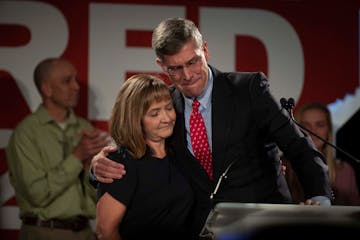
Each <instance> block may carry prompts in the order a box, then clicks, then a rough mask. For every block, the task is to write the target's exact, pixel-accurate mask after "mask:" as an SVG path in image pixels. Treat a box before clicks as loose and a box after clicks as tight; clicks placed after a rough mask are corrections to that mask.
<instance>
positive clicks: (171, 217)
mask: <svg viewBox="0 0 360 240" xmlns="http://www.w3.org/2000/svg"><path fill="white" fill-rule="evenodd" d="M175 119H176V113H175V110H174V107H173V103H172V99H171V96H170V92H169V89H168V86H167V85H166V84H165V83H164V82H163V81H162V80H160V79H158V78H156V77H154V76H151V75H143V74H140V75H135V76H133V77H131V78H129V79H128V80H126V81H125V83H124V84H123V86H122V87H121V89H120V92H119V93H118V95H117V97H116V102H115V105H114V107H113V110H112V114H111V118H110V123H109V129H110V134H111V136H112V137H113V139H114V141H115V142H116V144H117V145H118V146H119V147H118V150H117V151H116V152H113V153H111V154H110V155H109V157H110V158H111V159H112V160H114V161H116V162H120V163H122V164H124V165H126V172H127V174H126V175H124V176H123V177H122V178H121V179H116V180H114V181H113V182H112V183H109V184H106V183H100V184H99V186H98V202H97V209H96V233H97V237H98V239H126V240H130V239H145V238H155V239H189V238H190V235H189V234H188V232H187V229H189V228H190V226H187V224H189V222H190V221H188V218H189V217H190V214H189V213H190V211H191V207H192V203H193V193H192V190H191V187H190V185H189V184H188V182H187V181H186V179H185V178H184V176H183V175H182V174H181V173H180V172H179V171H178V170H177V169H176V167H175V166H174V162H173V160H174V159H175V158H173V157H172V155H171V151H170V149H169V147H168V146H167V144H166V138H168V137H169V136H171V134H172V132H173V128H174V124H175Z"/></svg>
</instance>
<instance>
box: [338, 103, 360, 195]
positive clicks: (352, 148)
mask: <svg viewBox="0 0 360 240" xmlns="http://www.w3.org/2000/svg"><path fill="white" fill-rule="evenodd" d="M359 134H360V108H359V109H358V110H357V112H355V113H354V114H353V115H352V116H351V118H350V119H349V120H348V121H347V122H346V123H345V124H344V125H343V126H342V127H341V128H340V129H339V130H338V131H337V132H336V145H337V146H338V147H340V148H341V149H342V150H344V151H345V152H347V153H349V154H350V155H352V156H353V157H355V158H356V159H357V160H354V159H353V158H351V157H349V156H347V155H346V154H344V153H342V152H341V151H338V150H337V151H336V157H337V158H339V159H341V160H344V161H347V162H348V163H349V164H351V165H352V166H353V168H354V170H355V174H356V180H357V185H358V188H359V191H360V162H358V160H359V159H360V147H359V144H358V140H357V139H358V137H359Z"/></svg>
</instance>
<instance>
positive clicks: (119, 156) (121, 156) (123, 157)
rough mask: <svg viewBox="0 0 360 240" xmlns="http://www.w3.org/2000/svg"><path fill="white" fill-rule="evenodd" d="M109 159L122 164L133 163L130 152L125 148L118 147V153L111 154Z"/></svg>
mask: <svg viewBox="0 0 360 240" xmlns="http://www.w3.org/2000/svg"><path fill="white" fill-rule="evenodd" d="M108 158H109V159H111V160H113V161H115V162H120V163H124V162H131V160H132V157H131V156H130V154H129V152H128V150H127V149H126V147H123V146H118V148H117V149H116V151H114V152H111V153H109V155H108Z"/></svg>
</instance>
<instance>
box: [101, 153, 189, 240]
mask: <svg viewBox="0 0 360 240" xmlns="http://www.w3.org/2000/svg"><path fill="white" fill-rule="evenodd" d="M109 158H110V159H113V160H115V161H117V162H121V163H122V164H124V165H125V166H126V175H124V176H123V178H121V179H117V180H115V181H114V182H113V183H111V184H103V183H100V184H99V185H98V198H99V197H100V196H102V195H103V194H104V193H105V192H108V193H109V194H110V195H112V196H113V197H114V198H115V199H117V200H118V201H120V202H121V203H123V204H124V205H126V206H127V212H126V214H125V216H124V218H123V220H122V223H121V224H120V234H121V236H122V237H123V238H124V239H127V240H130V239H145V238H154V239H189V235H187V234H188V232H187V231H188V230H189V226H188V225H187V224H190V221H189V220H188V218H189V213H190V211H191V207H192V202H193V193H192V189H191V187H190V185H189V184H188V183H187V181H186V179H185V178H184V177H183V176H182V175H181V174H180V173H179V171H178V170H177V169H176V168H175V167H174V164H173V163H172V161H171V160H170V159H169V158H168V157H165V158H164V159H159V158H154V157H144V158H142V159H139V160H135V159H132V158H130V157H129V156H127V157H124V155H123V154H122V153H120V152H119V151H117V152H115V153H111V154H110V155H109Z"/></svg>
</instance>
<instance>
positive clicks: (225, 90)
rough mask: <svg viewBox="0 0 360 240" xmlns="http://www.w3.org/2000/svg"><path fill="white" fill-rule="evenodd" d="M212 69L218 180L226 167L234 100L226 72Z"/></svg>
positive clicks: (215, 176) (215, 157) (214, 152)
mask: <svg viewBox="0 0 360 240" xmlns="http://www.w3.org/2000/svg"><path fill="white" fill-rule="evenodd" d="M211 70H212V71H213V73H214V85H213V92H212V136H213V138H212V143H213V146H212V149H213V158H214V159H213V167H214V179H215V181H216V180H217V179H218V178H219V176H220V175H221V174H222V172H223V171H224V169H225V166H224V164H225V163H226V159H225V157H226V146H227V142H228V139H229V134H231V121H232V119H233V113H234V111H233V108H234V101H233V99H232V91H231V89H230V88H229V86H228V81H226V79H225V78H226V77H225V74H224V73H221V72H219V71H218V70H216V69H214V68H211ZM214 136H216V137H214Z"/></svg>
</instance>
